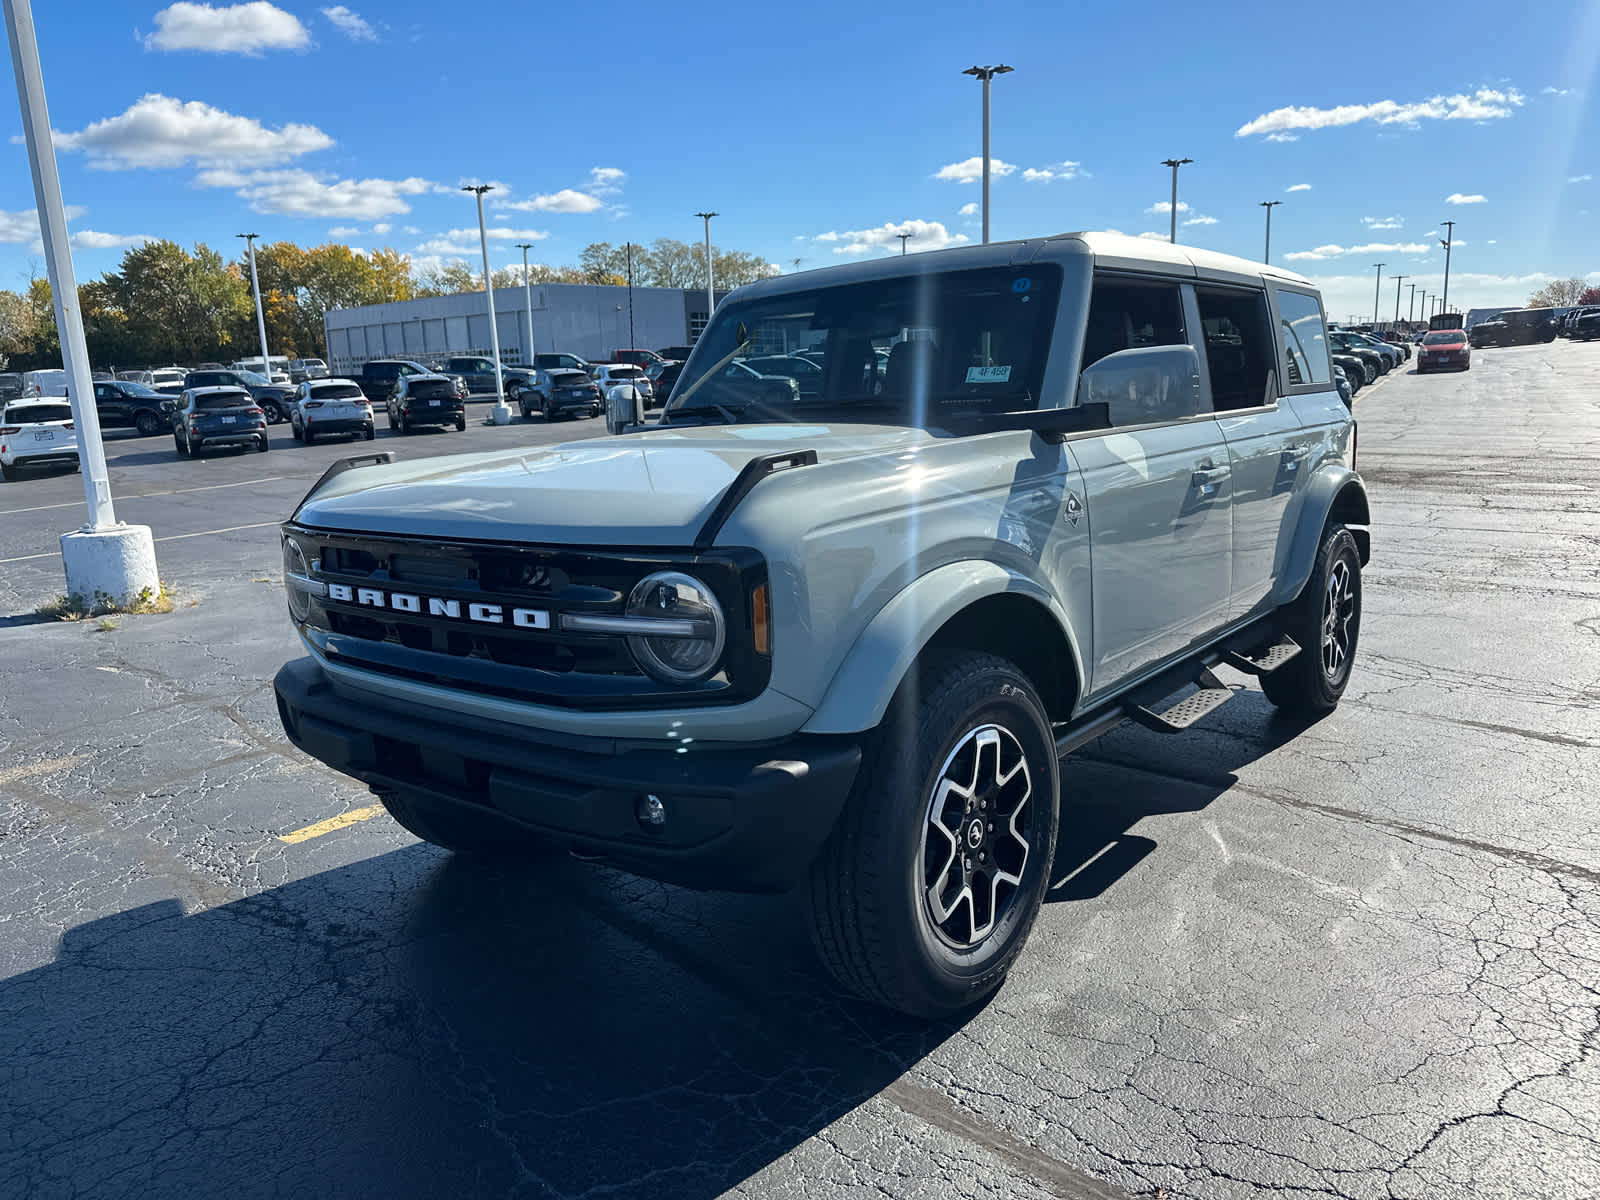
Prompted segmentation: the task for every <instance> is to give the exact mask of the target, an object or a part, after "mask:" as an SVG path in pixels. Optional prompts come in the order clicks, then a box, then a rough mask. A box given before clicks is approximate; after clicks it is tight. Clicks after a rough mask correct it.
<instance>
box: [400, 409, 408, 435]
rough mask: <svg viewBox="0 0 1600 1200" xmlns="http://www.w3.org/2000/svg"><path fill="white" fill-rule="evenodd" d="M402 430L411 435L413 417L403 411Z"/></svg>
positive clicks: (401, 418)
mask: <svg viewBox="0 0 1600 1200" xmlns="http://www.w3.org/2000/svg"><path fill="white" fill-rule="evenodd" d="M400 432H401V433H402V434H403V435H405V436H407V437H409V436H410V435H411V418H410V417H408V416H407V415H406V414H405V413H403V412H402V413H401V414H400Z"/></svg>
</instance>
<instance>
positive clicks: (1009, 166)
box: [933, 155, 1017, 183]
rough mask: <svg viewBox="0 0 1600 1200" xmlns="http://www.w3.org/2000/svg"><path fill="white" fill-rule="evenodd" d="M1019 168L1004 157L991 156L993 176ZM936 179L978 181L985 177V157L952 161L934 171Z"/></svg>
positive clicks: (952, 181) (990, 162) (990, 170)
mask: <svg viewBox="0 0 1600 1200" xmlns="http://www.w3.org/2000/svg"><path fill="white" fill-rule="evenodd" d="M1016 169H1017V166H1016V164H1015V163H1008V162H1006V161H1004V160H1003V159H998V158H991V159H990V160H989V174H990V175H992V176H996V177H998V176H1001V175H1009V174H1011V173H1012V172H1013V171H1015V170H1016ZM933 177H934V178H935V179H943V180H947V181H948V182H951V183H977V182H978V180H980V179H982V178H983V159H982V157H980V156H978V155H973V157H971V158H968V159H963V160H962V161H961V162H954V163H950V164H949V165H947V166H943V167H940V168H939V169H938V171H936V172H935V173H934V176H933Z"/></svg>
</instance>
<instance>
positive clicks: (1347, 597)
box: [1261, 525, 1361, 718]
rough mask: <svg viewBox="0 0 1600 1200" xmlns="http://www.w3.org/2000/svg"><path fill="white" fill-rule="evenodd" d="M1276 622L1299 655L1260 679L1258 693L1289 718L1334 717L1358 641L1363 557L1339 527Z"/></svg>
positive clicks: (1326, 534)
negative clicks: (1298, 648) (1293, 641)
mask: <svg viewBox="0 0 1600 1200" xmlns="http://www.w3.org/2000/svg"><path fill="white" fill-rule="evenodd" d="M1280 619H1281V622H1282V625H1283V631H1284V632H1285V633H1287V634H1288V635H1289V636H1290V637H1292V638H1293V639H1294V640H1295V641H1296V642H1298V643H1300V653H1299V654H1297V655H1295V656H1294V657H1293V658H1291V659H1290V660H1289V661H1288V662H1286V663H1284V665H1283V666H1281V667H1279V668H1278V669H1277V670H1276V671H1273V672H1272V673H1271V674H1268V675H1263V676H1262V677H1261V690H1262V691H1263V692H1265V693H1266V696H1267V699H1268V700H1270V701H1272V703H1273V704H1275V705H1277V706H1278V707H1279V708H1281V709H1282V710H1283V711H1284V712H1286V713H1290V714H1292V715H1293V716H1297V717H1307V718H1310V717H1320V716H1322V715H1323V714H1325V713H1329V712H1332V711H1333V709H1334V706H1335V705H1337V704H1338V703H1339V697H1341V696H1343V695H1344V689H1345V687H1346V686H1347V685H1348V684H1349V682H1350V664H1351V662H1352V660H1353V659H1354V658H1355V653H1356V642H1357V641H1358V639H1359V638H1360V636H1361V555H1360V553H1359V552H1358V551H1357V549H1356V540H1355V538H1353V537H1351V536H1350V531H1349V530H1348V529H1346V528H1345V527H1344V526H1343V525H1330V526H1328V528H1327V529H1326V530H1325V531H1324V532H1323V535H1322V545H1321V547H1320V548H1319V549H1318V551H1317V561H1316V565H1315V566H1314V567H1313V568H1312V571H1311V578H1310V579H1308V580H1306V586H1305V587H1304V588H1303V589H1301V592H1300V595H1299V596H1298V597H1296V598H1295V600H1294V601H1292V602H1291V603H1290V604H1287V605H1285V606H1284V608H1283V609H1282V610H1281V612H1280Z"/></svg>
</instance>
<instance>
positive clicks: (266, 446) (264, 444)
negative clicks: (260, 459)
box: [256, 433, 272, 454]
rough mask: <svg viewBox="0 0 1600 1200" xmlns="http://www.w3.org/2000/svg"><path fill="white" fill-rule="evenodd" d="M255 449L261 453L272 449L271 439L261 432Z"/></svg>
mask: <svg viewBox="0 0 1600 1200" xmlns="http://www.w3.org/2000/svg"><path fill="white" fill-rule="evenodd" d="M256 449H257V450H259V451H261V453H263V454H265V453H266V452H267V451H268V450H271V449H272V439H271V438H269V437H268V436H267V435H266V434H264V433H263V434H262V435H261V441H260V443H259V444H258V445H257V446H256Z"/></svg>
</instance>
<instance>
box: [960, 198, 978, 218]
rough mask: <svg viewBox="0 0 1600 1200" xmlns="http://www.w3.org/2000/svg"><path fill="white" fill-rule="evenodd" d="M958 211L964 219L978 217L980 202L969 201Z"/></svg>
mask: <svg viewBox="0 0 1600 1200" xmlns="http://www.w3.org/2000/svg"><path fill="white" fill-rule="evenodd" d="M956 211H957V212H958V213H959V214H960V215H961V216H963V217H975V216H977V215H978V202H977V201H976V200H972V201H969V202H968V203H966V204H963V205H962V206H961V207H960V208H959V209H957V210H956Z"/></svg>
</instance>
